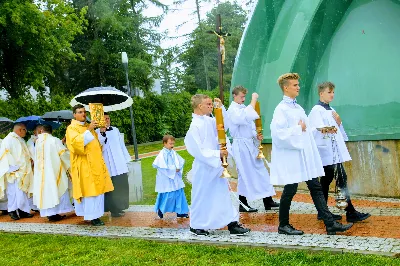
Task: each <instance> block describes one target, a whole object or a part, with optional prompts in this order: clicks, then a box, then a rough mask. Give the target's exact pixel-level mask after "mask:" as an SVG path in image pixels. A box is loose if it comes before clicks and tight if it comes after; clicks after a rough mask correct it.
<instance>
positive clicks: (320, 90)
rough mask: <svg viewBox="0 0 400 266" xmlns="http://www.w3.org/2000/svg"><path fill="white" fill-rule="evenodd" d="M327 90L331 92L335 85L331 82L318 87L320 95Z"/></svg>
mask: <svg viewBox="0 0 400 266" xmlns="http://www.w3.org/2000/svg"><path fill="white" fill-rule="evenodd" d="M325 89H329V92H331V91H333V90H334V89H335V84H333V83H332V82H330V81H325V82H323V83H321V84H319V85H318V95H319V94H320V93H321V92H323V91H324V90H325Z"/></svg>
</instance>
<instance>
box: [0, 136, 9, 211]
mask: <svg viewBox="0 0 400 266" xmlns="http://www.w3.org/2000/svg"><path fill="white" fill-rule="evenodd" d="M2 141H3V140H2V139H0V147H1V142H2ZM7 209H8V207H7V193H4V198H2V199H0V211H1V213H2V214H3V215H5V214H8V211H7Z"/></svg>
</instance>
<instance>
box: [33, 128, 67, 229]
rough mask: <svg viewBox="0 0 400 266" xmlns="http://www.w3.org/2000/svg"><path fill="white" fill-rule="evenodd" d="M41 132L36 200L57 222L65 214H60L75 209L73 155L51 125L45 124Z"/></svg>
mask: <svg viewBox="0 0 400 266" xmlns="http://www.w3.org/2000/svg"><path fill="white" fill-rule="evenodd" d="M38 134H39V135H38V139H37V140H36V142H35V168H34V175H33V203H34V204H35V205H36V206H38V208H39V210H40V216H41V217H47V218H48V219H49V221H52V222H56V221H60V220H62V219H63V218H65V215H60V214H63V213H68V212H72V211H73V210H74V208H73V207H72V204H71V200H70V197H69V191H68V183H69V182H68V176H67V170H68V169H69V168H70V160H69V156H70V155H69V152H68V151H67V148H65V146H64V145H63V144H62V142H61V140H60V139H58V138H56V137H53V136H52V135H51V134H52V128H51V126H49V125H44V126H42V127H41V128H40V129H39V132H38Z"/></svg>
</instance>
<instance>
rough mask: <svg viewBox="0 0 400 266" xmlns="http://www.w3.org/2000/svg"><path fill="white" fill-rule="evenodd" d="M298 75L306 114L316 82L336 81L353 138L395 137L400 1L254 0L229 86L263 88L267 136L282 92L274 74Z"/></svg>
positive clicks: (399, 122)
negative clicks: (294, 73)
mask: <svg viewBox="0 0 400 266" xmlns="http://www.w3.org/2000/svg"><path fill="white" fill-rule="evenodd" d="M286 72H297V73H299V74H300V76H301V80H300V86H301V90H300V96H299V97H298V98H297V101H298V102H299V104H301V105H302V106H303V107H304V109H305V110H306V112H307V113H308V112H309V111H310V109H311V108H312V106H313V105H314V104H315V103H316V102H317V100H318V98H319V97H318V94H317V88H316V86H317V84H318V83H320V82H323V81H332V82H333V83H335V85H336V90H335V92H336V93H335V94H336V95H335V100H334V101H333V102H332V106H333V107H334V108H335V109H336V110H337V112H338V113H339V114H340V115H341V117H342V119H343V120H344V121H343V124H344V126H345V128H346V131H347V133H348V135H349V137H350V139H351V140H378V139H399V138H400V104H399V103H400V85H398V84H397V77H398V76H399V74H400V0H354V1H351V0H335V1H332V0H302V1H284V0H259V1H258V3H257V4H256V6H255V9H254V11H253V13H252V15H251V18H250V20H249V23H248V25H247V27H246V30H245V32H244V34H243V37H242V41H241V44H240V47H239V51H238V55H237V58H236V63H235V69H234V73H233V78H232V87H234V86H236V85H243V86H245V87H247V88H248V89H249V97H248V99H249V98H250V94H251V93H252V92H254V91H255V92H257V93H259V94H260V99H259V100H260V104H261V112H262V115H263V125H264V136H265V139H266V140H267V142H268V141H270V131H269V124H270V122H271V119H272V114H273V111H274V108H275V107H276V105H277V104H278V103H279V102H280V100H281V99H282V91H281V90H280V88H279V86H278V85H277V83H276V80H277V78H278V77H279V76H280V75H281V74H283V73H286Z"/></svg>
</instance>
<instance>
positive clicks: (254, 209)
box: [239, 204, 258, 212]
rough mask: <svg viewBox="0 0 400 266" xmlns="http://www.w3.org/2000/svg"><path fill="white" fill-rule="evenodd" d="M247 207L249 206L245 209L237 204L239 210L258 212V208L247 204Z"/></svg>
mask: <svg viewBox="0 0 400 266" xmlns="http://www.w3.org/2000/svg"><path fill="white" fill-rule="evenodd" d="M247 208H249V210H246V208H245V207H243V206H242V205H241V204H240V205H239V212H258V210H257V209H256V208H252V207H250V206H247Z"/></svg>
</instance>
